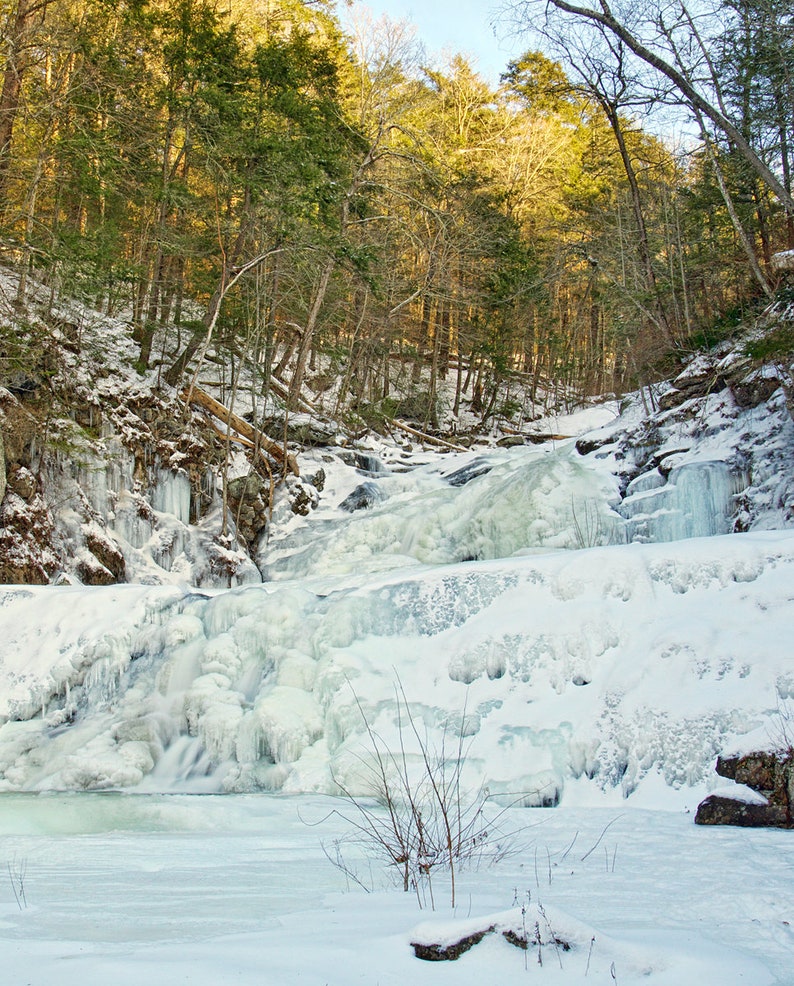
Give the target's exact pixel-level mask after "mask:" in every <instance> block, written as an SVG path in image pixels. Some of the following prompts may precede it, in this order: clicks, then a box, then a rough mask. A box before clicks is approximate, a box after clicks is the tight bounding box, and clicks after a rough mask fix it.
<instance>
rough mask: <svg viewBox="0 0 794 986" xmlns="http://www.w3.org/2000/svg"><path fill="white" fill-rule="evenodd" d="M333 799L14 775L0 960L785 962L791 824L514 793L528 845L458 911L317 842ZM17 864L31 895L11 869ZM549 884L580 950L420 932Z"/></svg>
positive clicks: (187, 979)
mask: <svg viewBox="0 0 794 986" xmlns="http://www.w3.org/2000/svg"><path fill="white" fill-rule="evenodd" d="M328 809H329V805H328V803H327V801H326V799H319V798H305V797H304V798H297V799H296V798H283V797H273V796H270V797H263V796H257V795H230V796H225V797H201V798H197V797H186V796H171V797H163V796H150V797H141V796H137V795H133V796H130V795H120V794H104V795H99V794H82V795H47V796H44V795H39V796H35V795H10V796H4V797H3V798H2V799H0V833H2V854H3V857H4V859H3V870H4V873H3V879H2V881H0V949H2V956H3V962H2V966H3V971H2V981H3V982H4V983H8V984H9V986H25V984H29V986H51V984H52V983H56V982H57V983H59V984H60V986H85V984H86V983H91V984H93V983H113V984H114V986H141V984H142V983H146V984H148V986H173V984H175V983H190V984H191V986H231V984H240V986H262V984H266V986H295V984H298V983H307V984H318V986H322V984H329V986H351V984H354V983H361V984H367V986H375V984H380V986H390V984H393V986H404V984H406V983H412V984H417V986H425V984H428V986H429V984H442V983H443V984H453V983H454V984H455V986H483V984H503V983H521V982H524V981H526V982H528V983H550V984H552V983H553V984H564V986H572V984H577V986H593V984H604V986H613V984H614V983H618V984H620V986H639V984H641V983H642V984H646V983H647V984H648V986H703V983H719V984H720V986H740V984H741V986H766V984H777V986H790V984H791V982H792V972H791V969H792V965H791V960H792V954H794V842H792V838H791V833H789V832H780V831H748V830H740V829H721V830H714V829H703V828H700V827H696V826H694V825H693V824H692V820H691V816H690V815H686V814H681V813H676V812H661V811H643V810H638V809H636V808H630V807H629V808H628V809H622V810H614V809H605V808H601V809H588V810H583V809H567V808H558V809H523V810H516V813H517V814H518V815H519V816H520V821H521V823H522V824H523V825H524V826H525V829H524V831H523V833H522V834H521V839H520V841H521V843H522V849H521V851H520V852H518V853H517V854H516V855H514V856H513V857H512V858H509V859H507V860H505V861H504V862H502V863H500V864H499V865H497V866H489V867H487V868H483V869H481V870H479V871H475V872H466V873H464V874H462V876H461V883H460V887H459V897H458V899H459V906H458V907H457V909H456V911H455V913H454V914H453V913H452V912H451V911H450V909H449V906H448V904H447V902H446V901H445V893H444V891H445V887H444V885H443V881H439V883H438V885H437V887H436V897H437V904H438V907H437V910H436V911H435V912H433V911H430V910H419V907H418V904H417V899H416V897H415V896H414V895H412V894H404V893H402V892H401V891H399V890H397V889H395V888H394V887H392V886H390V884H389V882H388V880H387V878H386V877H385V875H384V873H383V871H382V870H381V869H379V868H378V867H376V866H372V867H370V866H368V865H366V863H364V862H361V863H360V864H359V873H360V875H361V877H362V878H363V881H364V882H365V883H366V885H367V890H370V891H371V892H369V893H367V892H365V891H364V890H362V889H361V888H359V887H355V886H347V885H346V881H345V878H344V876H343V875H342V873H341V872H340V871H339V870H337V869H336V868H334V867H333V866H331V864H330V863H329V862H328V861H327V859H326V858H325V856H324V854H323V851H322V848H321V842H324V843H325V844H326V846H329V845H330V844H331V843H332V842H333V840H334V839H335V838H336V837H338V836H341V835H343V834H344V825H343V824H342V823H341V822H340V820H339V819H338V818H336V819H334V818H331V819H329V820H327V821H325V822H321V824H319V825H317V826H316V827H312V824H313V823H316V822H318V821H320V820H321V819H323V818H324V817H325V816H326V815H327V812H328ZM309 823H312V824H309ZM6 861H7V862H8V864H9V874H10V875H6V873H5V863H6ZM351 862H356V860H355V859H352V860H351ZM20 874H22V876H23V886H24V892H25V897H26V902H27V903H26V904H25V903H24V902H23V903H22V906H18V905H17V903H16V901H15V899H14V895H13V893H12V886H11V876H17V877H18V876H19V875H20ZM537 904H540V906H541V907H542V908H543V913H545V918H542V919H541V921H547V922H548V924H549V925H550V926H551V927H552V928H553V931H554V933H555V935H556V936H557V937H560V938H565V939H566V940H568V941H570V942H571V943H572V948H571V949H570V951H563V950H562V949H560V948H555V947H554V946H553V945H549V946H544V947H542V948H541V949H540V954H539V952H538V949H537V948H531V949H530V950H528V951H527V952H524V951H521V950H519V949H517V948H515V947H514V946H512V945H510V944H508V943H507V942H506V941H505V940H504V939H503V938H502V937H501V936H500V935H499V934H493V935H490V936H488V937H486V938H485V939H484V940H483V941H482V942H481V943H480V944H479V945H476V946H475V947H474V948H473V949H472V950H471V951H469V952H467V953H466V954H465V955H462V956H461V957H460V958H459V959H458V960H457V961H454V962H425V961H422V960H420V959H417V958H415V957H414V953H413V950H412V948H411V947H410V943H411V942H412V941H414V940H417V939H419V938H421V937H428V936H429V937H431V938H432V937H435V938H437V939H439V940H440V939H442V938H444V937H445V936H447V937H449V936H454V935H459V934H460V933H461V931H463V932H464V933H465V931H466V930H467V929H469V928H471V927H472V926H473V925H474V926H479V927H482V926H483V923H486V924H487V923H490V922H492V920H493V917H492V916H493V915H500V916H501V918H502V919H503V920H504V919H505V918H511V919H512V920H513V921H514V922H517V923H518V926H519V928H520V927H521V921H522V915H521V908H522V907H524V908H525V911H526V914H529V915H532V914H534V913H536V912H534V911H533V910H532V908H533V907H535V906H536V905H537ZM505 911H510V912H511V913H510V914H509V915H504V914H503V913H502V912H505ZM484 917H485V918H486V921H485V922H483V920H482V919H483V918H484ZM527 920H531V918H528V919H527ZM428 922H429V927H428ZM420 926H423V927H420ZM530 930H531V929H530ZM539 960H540V962H539ZM540 963H542V964H540Z"/></svg>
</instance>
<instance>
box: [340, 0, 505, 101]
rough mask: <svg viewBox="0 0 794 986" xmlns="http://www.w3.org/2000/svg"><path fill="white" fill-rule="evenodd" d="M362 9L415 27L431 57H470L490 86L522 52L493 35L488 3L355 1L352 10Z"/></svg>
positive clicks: (471, 0) (492, 7)
mask: <svg viewBox="0 0 794 986" xmlns="http://www.w3.org/2000/svg"><path fill="white" fill-rule="evenodd" d="M365 6H366V7H369V8H370V10H371V11H372V12H373V14H374V15H375V16H376V17H378V16H380V15H381V14H386V15H387V16H388V17H390V18H391V19H392V20H395V21H400V20H409V21H411V23H413V24H415V25H416V29H417V36H418V37H419V39H420V40H421V41H423V42H424V44H425V47H426V48H427V50H428V54H430V55H431V56H432V55H434V54H440V53H441V52H442V51H444V50H451V51H452V52H453V53H454V52H460V53H461V54H464V55H467V56H470V57H471V59H472V61H473V62H476V66H477V69H478V70H479V72H480V73H481V74H482V75H483V76H485V78H487V79H488V81H490V82H492V83H497V82H498V81H499V74H500V72H503V71H504V69H505V67H506V66H507V63H508V61H509V60H510V59H511V58H513V57H515V56H516V55H517V54H519V53H520V51H521V50H522V45H521V42H520V41H513V42H511V41H510V40H509V39H500V38H499V37H497V36H496V35H495V34H494V29H493V27H492V21H493V20H494V17H495V15H494V11H495V6H496V5H495V4H494V3H489V2H488V0H485V2H480V3H477V2H476V0H356V2H355V7H365ZM340 8H341V4H340ZM342 12H343V11H342ZM500 33H504V28H502V30H501V32H500Z"/></svg>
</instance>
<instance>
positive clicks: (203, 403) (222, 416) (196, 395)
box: [180, 387, 300, 476]
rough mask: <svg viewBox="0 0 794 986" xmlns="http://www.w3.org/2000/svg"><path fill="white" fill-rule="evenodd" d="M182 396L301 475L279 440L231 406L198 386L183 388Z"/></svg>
mask: <svg viewBox="0 0 794 986" xmlns="http://www.w3.org/2000/svg"><path fill="white" fill-rule="evenodd" d="M180 397H181V398H182V400H183V401H185V403H186V404H198V406H199V407H201V408H203V409H204V410H205V411H208V412H209V413H210V414H211V415H212V416H213V417H215V418H218V419H219V420H220V421H222V422H223V423H224V424H225V425H228V426H229V428H231V429H232V430H233V431H235V432H237V434H238V435H241V436H242V437H243V438H246V439H248V441H249V442H251V445H252V447H253V448H258V449H263V450H264V451H265V452H267V453H268V455H270V456H272V457H273V458H274V459H275V460H276V461H277V462H280V463H281V464H282V465H285V466H286V467H287V469H289V471H290V472H291V473H292V474H293V476H298V475H300V470H299V469H298V463H297V462H296V460H295V457H294V456H293V455H290V454H289V452H287V451H286V449H285V448H283V447H282V446H281V445H279V444H278V443H277V442H274V441H273V440H272V439H271V438H268V437H267V435H264V434H263V433H262V432H261V431H258V430H257V429H256V428H254V426H253V425H251V424H249V423H248V422H247V421H246V420H245V418H241V417H240V416H239V415H237V414H235V413H234V412H233V411H230V410H229V408H227V407H224V405H223V404H221V403H220V401H216V400H215V398H214V397H210V395H209V394H207V393H205V392H204V391H203V390H200V389H199V388H198V387H193V388H192V389H185V390H183V391H182V393H181V394H180Z"/></svg>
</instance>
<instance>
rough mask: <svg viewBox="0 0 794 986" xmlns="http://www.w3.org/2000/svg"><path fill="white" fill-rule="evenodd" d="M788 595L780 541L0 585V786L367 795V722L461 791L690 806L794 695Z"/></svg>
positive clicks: (789, 555)
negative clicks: (225, 576)
mask: <svg viewBox="0 0 794 986" xmlns="http://www.w3.org/2000/svg"><path fill="white" fill-rule="evenodd" d="M792 593H794V535H792V534H780V533H778V534H774V535H773V534H758V535H752V534H750V535H742V536H729V537H726V538H709V539H703V540H692V541H686V542H677V543H676V544H671V545H629V546H613V547H605V548H596V549H591V550H587V551H573V552H555V553H547V554H544V555H541V556H533V557H526V558H517V559H514V560H511V561H495V562H490V563H477V564H461V565H456V566H449V567H447V568H437V569H432V570H428V569H422V570H419V571H416V572H413V573H411V572H402V573H395V574H394V575H392V576H381V577H379V578H372V577H367V578H361V579H354V578H350V577H348V578H347V579H346V580H345V584H344V585H340V583H339V582H338V581H336V580H334V579H330V578H326V579H323V580H314V581H311V582H307V583H305V584H297V583H279V584H274V585H270V586H258V587H251V588H249V589H240V590H235V591H231V592H225V593H220V594H217V595H214V596H204V595H201V594H196V593H193V594H185V593H178V592H177V591H176V590H174V589H171V590H167V591H166V590H163V589H156V588H150V589H143V588H140V587H139V588H134V587H126V588H122V587H114V588H111V589H107V590H104V589H94V590H91V591H90V592H88V591H86V590H80V589H68V588H67V589H59V590H56V589H39V590H35V591H28V592H27V593H23V592H21V593H15V592H9V593H7V594H6V595H5V596H4V599H3V606H2V607H0V614H1V615H2V621H3V631H4V639H5V640H6V644H7V646H6V650H5V652H4V653H5V656H4V662H3V666H2V669H0V670H1V671H2V675H3V678H4V682H5V687H4V689H3V699H4V701H3V703H2V705H0V715H2V716H3V717H4V719H7V720H8V721H5V724H4V725H3V726H2V727H1V728H0V771H2V775H1V776H2V782H0V786H2V788H4V789H5V790H46V789H59V788H69V789H93V788H100V789H101V788H111V787H113V788H117V787H141V788H142V789H149V790H152V789H172V790H173V789H189V790H199V791H207V790H217V791H224V790H227V791H228V790H254V789H260V790H261V789H264V790H281V791H286V792H305V791H319V792H329V793H331V792H334V791H336V790H337V785H338V784H341V785H342V786H344V787H345V788H346V789H348V790H353V791H356V792H357V793H362V794H363V793H372V786H371V782H372V775H371V771H370V766H371V759H370V758H371V755H372V749H371V746H372V739H371V737H368V735H367V728H366V726H367V724H369V727H370V728H371V730H372V735H374V736H377V737H378V742H379V743H382V744H383V749H389V750H397V749H402V748H404V749H405V752H406V756H407V761H408V763H409V766H411V768H412V767H413V765H414V764H416V763H417V762H418V760H419V756H420V753H421V751H420V749H419V740H420V739H421V741H422V742H423V743H424V744H425V745H426V747H427V748H429V749H431V750H434V751H441V750H445V751H446V753H447V755H449V751H450V750H453V751H457V750H458V744H459V742H462V744H463V749H465V760H466V762H465V770H464V783H465V785H466V786H468V787H470V788H471V789H472V790H476V789H478V788H479V787H480V785H482V784H484V785H485V786H486V787H487V788H488V791H489V793H490V794H491V796H492V797H495V798H498V799H500V800H502V801H516V800H517V801H520V802H523V803H527V804H553V803H555V802H557V801H558V800H559V799H561V798H565V797H581V796H582V795H581V787H582V785H585V786H586V787H588V788H589V790H590V791H591V792H592V795H591V796H598V797H602V796H603V795H602V794H601V793H600V792H606V795H607V796H609V793H610V792H614V794H616V795H618V796H621V795H622V796H630V795H633V794H634V793H635V792H639V794H640V795H642V792H643V791H644V790H649V789H650V790H652V789H653V786H654V784H658V783H659V782H661V783H662V784H664V785H667V787H668V788H669V789H670V797H671V798H672V799H673V800H674V803H678V802H680V803H688V802H693V801H694V800H695V799H696V798H697V797H698V796H699V795H700V794H701V793H702V792H703V787H704V785H705V784H706V783H707V782H708V780H709V778H710V775H711V770H712V764H713V758H714V756H715V754H716V753H717V752H719V751H720V750H722V749H724V748H725V747H726V746H727V745H731V744H734V743H736V742H737V741H739V740H741V738H742V737H743V736H745V735H748V734H752V733H753V731H754V730H755V731H756V732H755V735H756V736H757V735H758V734H759V733H761V732H764V731H768V730H769V728H770V723H771V721H772V719H771V715H772V713H773V711H774V709H775V707H776V705H777V704H778V703H779V702H785V701H787V700H788V697H789V695H790V694H792V693H794V680H793V679H792V675H791V669H790V654H789V651H788V648H787V646H786V643H785V642H786V641H787V639H788V623H789V613H788V608H787V605H785V600H787V599H790V598H791V597H792ZM43 610H44V611H46V613H47V618H46V622H47V624H48V625H50V626H51V627H53V628H56V627H57V632H56V631H55V629H53V630H52V631H51V632H50V634H49V636H48V637H47V646H46V648H42V647H41V646H40V645H38V644H37V639H40V638H38V637H37V634H39V632H40V628H41V625H42V618H41V614H42V611H43ZM761 613H763V617H764V618H763V620H761V619H759V614H761ZM45 650H46V653H45ZM53 655H55V656H53ZM406 705H407V709H408V710H409V712H406ZM739 710H741V711H739ZM409 714H410V717H411V719H410V721H409V719H408V718H407V716H408V715H409ZM411 721H412V722H413V723H414V724H415V725H416V732H414V730H413V727H412V726H411V725H410V722H411ZM460 737H462V739H460ZM454 755H457V754H454ZM649 785H650V788H649ZM693 787H694V789H695V790H694V792H693V791H692V790H691V788H693ZM674 791H678V792H679V793H678V794H677V795H674V794H673V793H672V792H674ZM577 792H579V793H578V794H577ZM675 799H677V802H675Z"/></svg>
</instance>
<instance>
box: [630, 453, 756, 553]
mask: <svg viewBox="0 0 794 986" xmlns="http://www.w3.org/2000/svg"><path fill="white" fill-rule="evenodd" d="M746 485H747V479H746V477H744V476H742V475H737V474H736V473H735V472H734V471H733V470H732V469H731V468H730V466H728V464H727V463H725V462H690V463H684V464H682V465H680V466H676V467H675V468H673V469H672V470H671V471H670V472H669V475H667V476H665V475H664V474H662V473H661V472H660V471H659V470H658V469H654V470H652V471H650V472H648V473H644V474H643V475H642V476H639V477H638V478H637V479H635V480H634V481H633V482H632V483H631V484H630V486H629V488H628V491H627V495H626V496H625V497H624V499H623V501H622V502H621V504H620V507H619V513H620V514H621V516H623V517H624V518H625V519H626V521H627V523H626V540H627V541H654V542H658V541H678V540H680V539H681V538H692V537H710V536H711V535H714V534H728V533H730V531H731V530H732V529H733V517H734V514H735V512H736V507H735V503H736V495H737V494H738V493H740V492H741V491H742V490H743V489H744V488H745V486H746Z"/></svg>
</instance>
